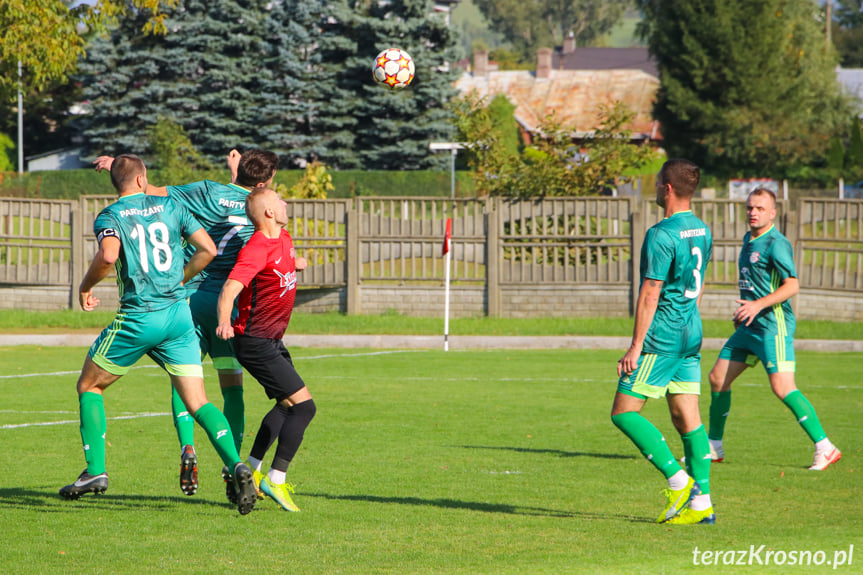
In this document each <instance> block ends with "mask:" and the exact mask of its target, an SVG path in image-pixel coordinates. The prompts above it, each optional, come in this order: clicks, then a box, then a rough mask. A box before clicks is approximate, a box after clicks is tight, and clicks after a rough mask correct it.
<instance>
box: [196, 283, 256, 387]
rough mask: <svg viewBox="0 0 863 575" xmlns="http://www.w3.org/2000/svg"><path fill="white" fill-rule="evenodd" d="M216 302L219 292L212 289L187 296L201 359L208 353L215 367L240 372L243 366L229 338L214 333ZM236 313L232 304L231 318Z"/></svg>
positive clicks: (216, 314)
mask: <svg viewBox="0 0 863 575" xmlns="http://www.w3.org/2000/svg"><path fill="white" fill-rule="evenodd" d="M218 303H219V293H218V292H214V291H208V290H197V291H196V292H194V293H193V294H192V295H190V296H189V307H190V308H191V309H192V319H193V320H194V322H195V332H196V333H197V335H198V341H199V343H200V347H201V359H203V358H205V357H206V356H207V355H209V356H210V357H211V358H212V360H213V367H215V368H216V369H218V370H220V371H226V370H228V371H235V372H236V373H242V370H243V367H242V366H241V365H240V362H239V361H237V358H236V356H235V354H234V345H233V344H232V343H231V340H228V341H225V340H223V339H221V338H219V337H218V336H217V335H216V327H218V325H219V317H218V313H217V312H216V309H217V305H218ZM236 315H237V308H236V306H234V311H233V313H232V318H233V317H236Z"/></svg>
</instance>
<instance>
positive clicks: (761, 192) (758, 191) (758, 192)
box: [749, 187, 776, 206]
mask: <svg viewBox="0 0 863 575" xmlns="http://www.w3.org/2000/svg"><path fill="white" fill-rule="evenodd" d="M749 195H750V196H768V197H769V198H770V199H771V200H773V205H774V206H775V205H776V193H775V192H774V191H773V190H768V189H767V188H761V187H758V188H755V189H754V190H752V191H751V192H749Z"/></svg>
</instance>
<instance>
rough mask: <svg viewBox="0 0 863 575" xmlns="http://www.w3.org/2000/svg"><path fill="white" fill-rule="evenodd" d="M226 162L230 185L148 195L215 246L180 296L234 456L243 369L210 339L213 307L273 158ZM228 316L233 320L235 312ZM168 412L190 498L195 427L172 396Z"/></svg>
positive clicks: (194, 485) (258, 155) (225, 345)
mask: <svg viewBox="0 0 863 575" xmlns="http://www.w3.org/2000/svg"><path fill="white" fill-rule="evenodd" d="M112 161H113V158H111V157H110V156H102V157H100V158H99V159H98V160H96V169H97V170H102V169H109V168H110V167H111V162H112ZM227 163H228V168H229V169H230V171H231V183H230V184H222V183H220V182H214V181H212V180H202V181H198V182H193V183H191V184H185V185H180V186H165V187H156V186H153V185H152V184H151V185H150V186H149V188H148V193H149V194H154V195H170V196H171V197H172V198H173V199H174V200H176V201H178V202H179V203H181V204H182V205H184V206H185V207H186V208H187V209H188V210H189V211H190V212H191V213H192V215H193V216H195V218H196V219H197V220H198V221H199V222H201V225H202V226H203V227H204V229H205V230H206V231H207V233H208V234H209V235H210V238H212V240H213V241H214V242H215V243H216V246H217V254H216V257H215V258H214V259H213V261H212V262H211V263H210V264H209V265H208V266H207V267H206V268H205V269H204V270H203V271H202V272H201V273H200V274H198V275H197V276H195V277H194V278H192V280H190V281H189V282H187V283H186V297H188V300H189V307H190V308H191V309H192V319H193V320H194V322H195V330H196V331H197V334H198V340H199V342H200V346H201V357H202V358H203V357H206V356H207V355H209V356H210V358H211V359H212V360H213V367H214V368H216V371H217V373H218V374H219V385H220V387H221V391H222V397H223V399H224V403H223V407H222V411H223V413H224V414H225V417H226V418H227V420H228V423H229V424H230V425H231V431H232V432H233V434H234V440H235V445H236V448H237V451H240V447H241V446H242V442H243V433H244V431H245V427H246V419H245V402H244V399H243V368H242V366H241V365H240V363H239V362H238V361H237V359H236V357H235V353H234V349H233V344H232V342H230V341H224V340H222V339H220V338H218V337H216V326H217V324H218V320H217V317H216V304H217V300H218V298H219V292H220V291H221V289H222V285H223V284H224V283H225V280H226V279H227V278H228V274H229V273H230V271H231V269H232V268H233V267H234V263H235V262H236V260H237V254H238V253H239V252H240V250H241V249H242V247H243V246H244V245H246V242H247V241H249V238H250V237H251V236H252V233H254V227H253V226H252V225H251V222H249V220H248V218H247V217H246V211H245V205H246V197H247V196H248V195H249V191H251V190H253V189H255V188H259V187H268V186H269V185H270V184H271V183H272V181H273V178H274V177H275V174H276V169H277V168H278V164H279V157H278V156H277V155H276V154H275V153H273V152H269V151H265V150H258V149H251V150H247V151H246V152H244V153H243V154H242V155H241V154H240V153H239V152H238V151H237V150H231V151H230V153H229V154H228V157H227ZM193 253H194V247H193V246H188V247H187V248H186V254H185V257H186V259H187V260H188V258H190V257H191V256H192V254H193ZM234 315H235V316H236V309H235V310H234ZM171 407H172V411H173V415H174V425H175V427H176V429H177V437H178V439H179V440H180V489H182V491H183V493H185V494H186V495H194V494H195V493H196V492H197V491H198V458H197V454H196V452H195V446H194V426H195V422H194V420H193V419H192V417H191V416H190V415H189V412H188V411H187V410H186V408H185V406H184V405H183V402H182V400H181V399H180V397H179V396H178V395H177V393H176V391H175V392H174V393H173V396H172V400H171ZM222 476H223V478H224V480H225V483H226V486H225V487H226V491H227V495H228V498H230V499H233V498H235V494H234V491H233V482H232V481H231V476H230V470H229V469H227V468H225V469H223V470H222Z"/></svg>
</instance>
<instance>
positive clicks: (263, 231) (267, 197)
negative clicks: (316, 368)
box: [216, 188, 316, 511]
mask: <svg viewBox="0 0 863 575" xmlns="http://www.w3.org/2000/svg"><path fill="white" fill-rule="evenodd" d="M246 213H247V215H248V216H249V219H250V220H251V221H252V223H253V224H254V226H255V233H254V234H253V235H252V237H251V238H249V241H248V242H247V243H246V245H245V246H244V247H243V249H242V250H241V251H240V254H239V255H238V256H237V263H236V264H235V265H234V269H233V270H231V273H230V274H229V275H228V280H227V281H226V282H225V285H224V287H223V288H222V292H221V293H220V294H219V303H218V317H219V325H218V327H217V328H216V335H218V336H219V337H220V338H222V339H230V338H232V337H233V338H234V351H235V353H236V355H237V359H238V360H239V361H240V363H241V364H242V365H243V367H245V368H246V369H247V370H248V371H249V373H250V374H252V376H253V377H254V378H255V379H257V380H258V382H259V383H260V384H261V385H263V386H264V389H265V390H266V392H267V396H268V397H269V398H271V399H275V400H276V405H275V406H274V407H273V409H271V410H270V411H269V413H267V415H266V416H264V419H263V421H261V428H260V430H259V431H258V434H257V435H256V436H255V443H254V445H252V451H251V454H250V455H249V466H250V467H251V468H252V473H253V475H254V478H255V483H256V485H257V486H258V487H259V489H260V491H261V492H263V493H265V494H267V495H269V496H270V497H272V498H273V499H274V500H275V501H276V502H277V503H278V504H279V505H281V506H282V508H283V509H285V510H286V511H299V508H298V507H297V506H296V505H295V504H294V502H293V501H292V500H291V496H290V493H292V492H293V490H294V489H293V486H292V485H291V484H290V483H288V482H287V481H286V475H287V471H288V465H289V464H290V463H291V460H292V459H293V458H294V455H295V454H296V453H297V450H298V449H299V447H300V443H302V441H303V434H304V433H305V430H306V427H308V425H309V423H310V422H311V421H312V418H313V417H314V416H315V411H316V408H315V402H314V400H313V399H312V394H311V393H309V390H308V388H307V387H306V384H305V383H304V382H303V380H302V378H300V376H299V374H298V373H297V371H296V370H295V369H294V364H293V362H292V361H291V354H290V353H288V350H287V349H285V345H284V343H282V337H284V335H285V329H287V327H288V322H289V321H290V319H291V312H292V311H293V309H294V298H295V296H296V289H297V270H302V269H304V268H305V267H306V260H305V259H304V258H296V257H295V255H294V244H293V242H292V241H291V236H290V234H288V232H287V231H285V230H284V228H282V226H284V225H285V224H287V223H288V214H287V204H286V203H285V202H284V200H282V199H281V198H279V196H278V194H277V193H276V192H275V191H273V190H272V189H270V188H258V189H255V190H252V192H250V193H249V195H248V197H247V198H246ZM238 295H239V296H240V300H239V306H238V307H239V315H238V316H237V319H236V320H235V321H234V323H233V325H232V324H231V310H232V308H233V303H234V299H235V298H236V297H237V296H238ZM276 439H278V445H277V446H276V455H275V457H273V463H272V466H271V467H270V471H269V473H267V475H266V476H265V475H264V474H263V473H262V472H261V465H262V460H263V458H264V456H265V455H266V453H267V450H268V449H269V448H270V446H271V445H272V444H273V442H275V440H276Z"/></svg>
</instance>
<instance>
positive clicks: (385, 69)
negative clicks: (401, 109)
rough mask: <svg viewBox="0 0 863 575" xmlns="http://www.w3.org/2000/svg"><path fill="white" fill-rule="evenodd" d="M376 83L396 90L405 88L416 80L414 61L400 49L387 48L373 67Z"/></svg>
mask: <svg viewBox="0 0 863 575" xmlns="http://www.w3.org/2000/svg"><path fill="white" fill-rule="evenodd" d="M372 76H374V79H375V82H377V83H378V84H383V85H384V86H387V87H388V88H392V89H393V90H396V89H398V88H405V87H407V85H408V84H410V83H411V81H412V80H413V79H414V61H413V58H411V57H410V55H409V54H408V53H407V52H405V51H404V50H400V49H399V48H387V49H386V50H384V51H383V52H381V53H380V54H378V55H377V57H376V58H375V62H374V64H373V65H372Z"/></svg>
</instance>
